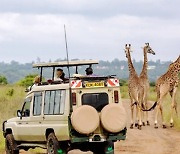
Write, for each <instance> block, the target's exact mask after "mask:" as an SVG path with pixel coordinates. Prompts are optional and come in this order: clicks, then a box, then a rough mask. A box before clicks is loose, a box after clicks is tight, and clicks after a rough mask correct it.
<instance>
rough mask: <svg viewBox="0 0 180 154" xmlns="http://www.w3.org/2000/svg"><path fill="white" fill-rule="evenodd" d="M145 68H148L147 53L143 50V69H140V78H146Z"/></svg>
mask: <svg viewBox="0 0 180 154" xmlns="http://www.w3.org/2000/svg"><path fill="white" fill-rule="evenodd" d="M147 67H148V59H147V52H146V51H145V49H144V64H143V68H142V71H141V74H140V76H146V77H147ZM147 78H148V77H147Z"/></svg>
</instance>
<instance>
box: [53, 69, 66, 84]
mask: <svg viewBox="0 0 180 154" xmlns="http://www.w3.org/2000/svg"><path fill="white" fill-rule="evenodd" d="M64 77H65V73H64V72H63V70H62V69H60V68H58V69H57V70H56V77H55V78H54V81H64V80H65V78H64Z"/></svg>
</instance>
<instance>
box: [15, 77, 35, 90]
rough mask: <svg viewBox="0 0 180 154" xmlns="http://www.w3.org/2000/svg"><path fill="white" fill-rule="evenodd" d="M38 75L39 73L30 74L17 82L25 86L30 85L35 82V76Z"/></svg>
mask: <svg viewBox="0 0 180 154" xmlns="http://www.w3.org/2000/svg"><path fill="white" fill-rule="evenodd" d="M36 76H37V74H29V75H27V76H25V78H24V79H21V80H19V81H18V82H17V84H18V85H20V86H24V87H29V86H31V85H32V84H33V81H34V78H35V77H36Z"/></svg>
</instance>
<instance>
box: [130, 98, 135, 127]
mask: <svg viewBox="0 0 180 154" xmlns="http://www.w3.org/2000/svg"><path fill="white" fill-rule="evenodd" d="M130 98H131V97H130ZM133 103H134V101H133V99H131V126H130V128H131V129H133V125H134V105H133Z"/></svg>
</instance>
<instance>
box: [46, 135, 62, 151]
mask: <svg viewBox="0 0 180 154" xmlns="http://www.w3.org/2000/svg"><path fill="white" fill-rule="evenodd" d="M58 150H60V147H59V142H58V140H57V138H56V136H55V134H54V133H50V134H49V135H48V138H47V153H48V154H58Z"/></svg>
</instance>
